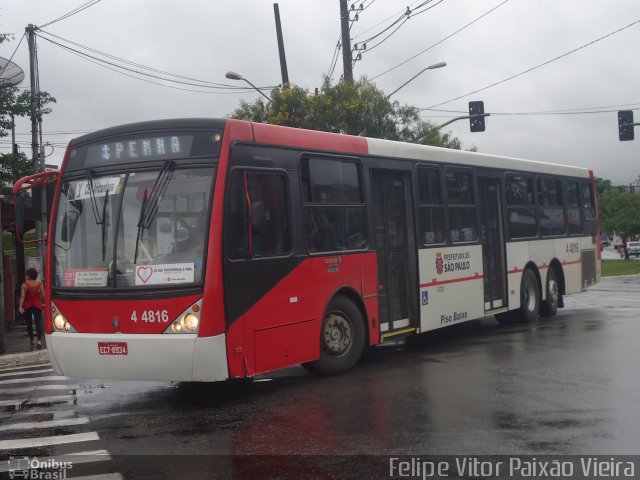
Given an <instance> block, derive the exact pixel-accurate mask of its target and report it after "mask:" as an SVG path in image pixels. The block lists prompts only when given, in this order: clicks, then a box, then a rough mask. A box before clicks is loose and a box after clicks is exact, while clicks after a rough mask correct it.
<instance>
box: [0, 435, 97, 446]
mask: <svg viewBox="0 0 640 480" xmlns="http://www.w3.org/2000/svg"><path fill="white" fill-rule="evenodd" d="M94 440H100V437H98V434H97V433H96V432H87V433H72V434H70V435H55V436H53V437H36V438H20V439H16V440H0V450H17V449H20V448H36V447H48V446H51V445H64V444H66V443H79V442H91V441H94Z"/></svg>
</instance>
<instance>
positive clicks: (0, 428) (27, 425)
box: [0, 417, 89, 432]
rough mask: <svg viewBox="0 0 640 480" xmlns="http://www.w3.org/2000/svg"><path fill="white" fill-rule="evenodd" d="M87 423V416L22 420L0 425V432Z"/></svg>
mask: <svg viewBox="0 0 640 480" xmlns="http://www.w3.org/2000/svg"><path fill="white" fill-rule="evenodd" d="M87 423H89V419H88V418H87V417H77V418H65V419H62V420H45V421H42V422H22V423H13V424H11V425H0V432H6V431H11V430H32V429H38V428H51V427H70V426H71V425H85V424H87Z"/></svg>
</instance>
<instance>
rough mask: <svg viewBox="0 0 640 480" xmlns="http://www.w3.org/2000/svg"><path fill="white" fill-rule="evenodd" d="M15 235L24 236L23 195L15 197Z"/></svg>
mask: <svg viewBox="0 0 640 480" xmlns="http://www.w3.org/2000/svg"><path fill="white" fill-rule="evenodd" d="M16 235H18V238H22V237H23V236H24V197H16Z"/></svg>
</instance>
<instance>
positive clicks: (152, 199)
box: [133, 160, 176, 265]
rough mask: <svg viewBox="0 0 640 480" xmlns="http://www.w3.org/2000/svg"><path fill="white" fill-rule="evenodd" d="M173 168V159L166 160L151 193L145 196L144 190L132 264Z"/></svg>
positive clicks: (174, 167) (158, 206) (155, 212)
mask: <svg viewBox="0 0 640 480" xmlns="http://www.w3.org/2000/svg"><path fill="white" fill-rule="evenodd" d="M175 169H176V166H175V163H174V162H173V160H167V161H166V162H165V163H164V165H163V167H162V170H160V173H158V176H157V177H156V181H155V182H154V183H153V187H152V188H151V193H149V195H148V196H147V191H148V190H147V189H145V190H144V196H143V197H142V205H141V206H140V217H139V218H138V233H137V235H136V248H135V253H134V256H133V264H134V265H135V264H136V262H137V261H138V249H139V246H140V240H142V235H143V232H144V230H146V229H148V228H149V227H151V224H152V223H153V220H154V219H155V218H156V214H157V213H158V209H159V208H160V200H161V199H162V196H163V195H164V192H165V191H166V190H167V187H168V186H169V183H170V182H171V178H172V177H173V172H174V171H175Z"/></svg>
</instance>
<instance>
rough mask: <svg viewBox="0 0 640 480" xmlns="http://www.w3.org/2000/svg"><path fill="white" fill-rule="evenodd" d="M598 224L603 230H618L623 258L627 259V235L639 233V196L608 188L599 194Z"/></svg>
mask: <svg viewBox="0 0 640 480" xmlns="http://www.w3.org/2000/svg"><path fill="white" fill-rule="evenodd" d="M599 207H600V225H601V228H602V229H603V230H604V231H605V232H618V235H620V237H621V238H622V240H623V248H624V258H625V259H627V260H628V259H629V253H628V252H627V244H626V242H625V241H624V240H625V239H626V238H627V236H629V235H638V234H640V196H638V195H634V194H633V193H630V192H623V191H621V190H620V189H618V188H609V189H608V190H605V192H604V193H603V194H602V195H601V196H600V204H599Z"/></svg>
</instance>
